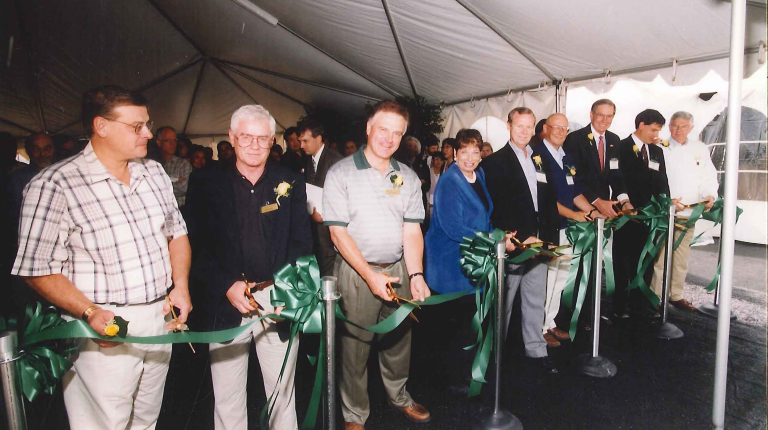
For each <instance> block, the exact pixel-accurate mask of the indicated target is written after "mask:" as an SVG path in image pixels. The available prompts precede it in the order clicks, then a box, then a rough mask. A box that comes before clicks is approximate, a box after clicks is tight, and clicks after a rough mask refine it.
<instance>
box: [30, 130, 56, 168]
mask: <svg viewBox="0 0 768 430" xmlns="http://www.w3.org/2000/svg"><path fill="white" fill-rule="evenodd" d="M24 150H25V151H27V155H29V163H30V164H32V165H33V166H36V167H37V168H38V169H44V168H46V167H48V166H50V165H51V162H53V138H52V137H51V136H48V135H47V134H45V133H32V134H30V135H29V136H27V138H26V139H24Z"/></svg>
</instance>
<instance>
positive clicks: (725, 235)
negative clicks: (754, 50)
mask: <svg viewBox="0 0 768 430" xmlns="http://www.w3.org/2000/svg"><path fill="white" fill-rule="evenodd" d="M746 8H747V5H746V0H733V1H731V57H730V67H729V74H728V80H729V84H728V120H727V123H726V124H727V134H726V136H727V139H726V146H725V148H726V149H725V195H724V203H725V204H724V207H723V228H722V235H721V238H720V240H721V241H722V252H723V254H722V258H723V259H722V271H721V272H720V281H721V282H720V309H719V311H720V314H719V316H718V319H717V348H716V352H715V357H716V358H715V381H714V382H715V384H714V385H715V391H714V396H713V397H714V399H713V407H712V424H714V426H715V428H717V429H722V428H723V427H724V425H725V388H726V380H727V377H728V340H729V337H730V330H731V292H732V288H733V248H734V243H733V241H734V233H735V230H736V198H737V189H738V182H739V176H738V171H739V140H740V134H741V80H742V77H743V76H744V27H745V20H746Z"/></svg>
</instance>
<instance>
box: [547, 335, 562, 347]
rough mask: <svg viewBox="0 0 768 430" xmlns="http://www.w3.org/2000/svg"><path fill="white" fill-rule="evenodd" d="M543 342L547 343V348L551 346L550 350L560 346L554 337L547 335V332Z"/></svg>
mask: <svg viewBox="0 0 768 430" xmlns="http://www.w3.org/2000/svg"><path fill="white" fill-rule="evenodd" d="M544 340H546V341H547V346H551V347H552V348H554V347H556V346H560V341H558V340H557V339H555V337H554V336H552V335H551V334H549V332H547V333H544Z"/></svg>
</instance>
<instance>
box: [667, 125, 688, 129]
mask: <svg viewBox="0 0 768 430" xmlns="http://www.w3.org/2000/svg"><path fill="white" fill-rule="evenodd" d="M692 127H693V126H692V125H670V126H669V128H671V129H672V130H685V129H688V128H692Z"/></svg>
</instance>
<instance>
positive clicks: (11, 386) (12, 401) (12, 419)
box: [0, 331, 27, 430]
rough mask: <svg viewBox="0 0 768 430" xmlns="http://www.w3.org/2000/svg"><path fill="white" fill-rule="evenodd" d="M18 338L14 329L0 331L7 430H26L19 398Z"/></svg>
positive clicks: (0, 354) (1, 370)
mask: <svg viewBox="0 0 768 430" xmlns="http://www.w3.org/2000/svg"><path fill="white" fill-rule="evenodd" d="M19 358H21V355H20V354H19V338H18V335H17V333H16V332H15V331H2V332H0V378H1V379H2V387H3V402H4V403H5V416H6V419H7V423H8V430H26V428H27V419H26V416H25V415H24V400H23V399H22V398H21V393H22V390H21V374H20V373H19V367H18V361H17V360H18V359H19Z"/></svg>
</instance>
